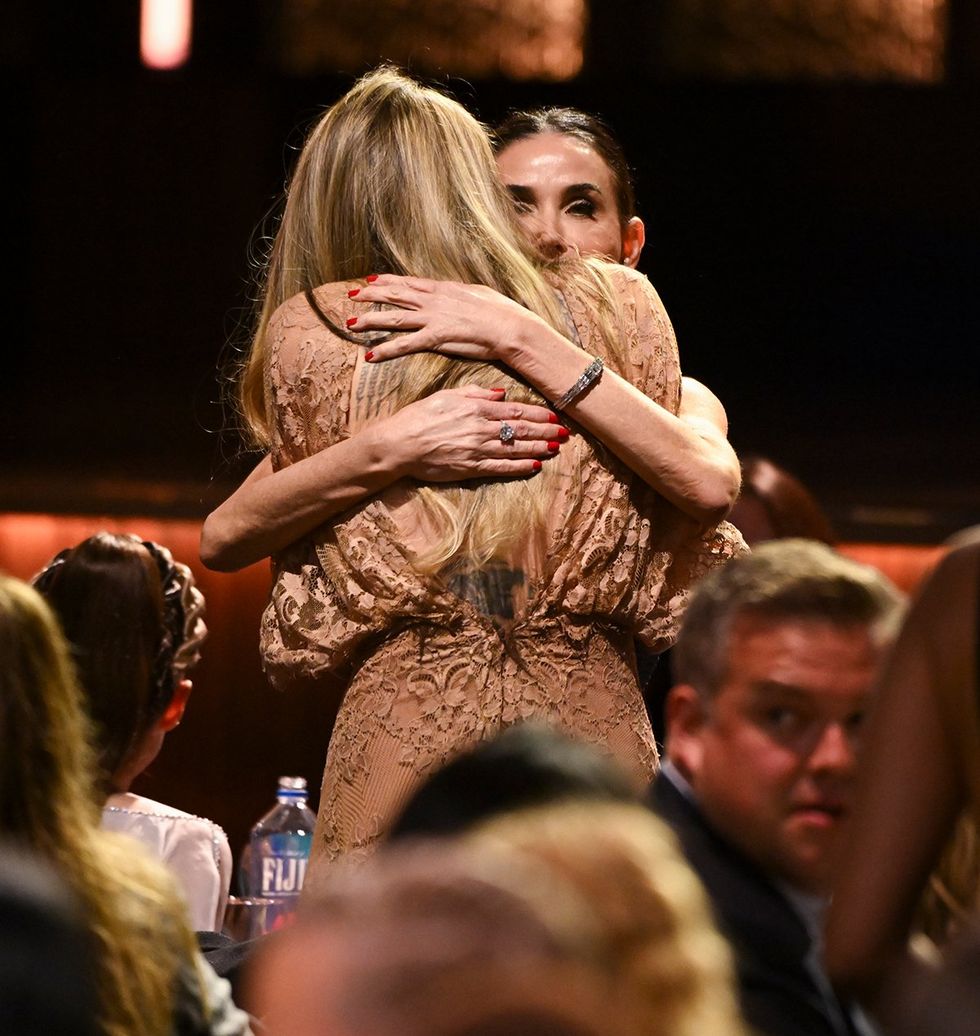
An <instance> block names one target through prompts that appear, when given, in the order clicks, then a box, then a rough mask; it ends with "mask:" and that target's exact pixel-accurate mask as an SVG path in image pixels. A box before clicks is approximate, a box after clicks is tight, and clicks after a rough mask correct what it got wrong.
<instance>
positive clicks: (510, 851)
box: [466, 802, 747, 1036]
mask: <svg viewBox="0 0 980 1036" xmlns="http://www.w3.org/2000/svg"><path fill="white" fill-rule="evenodd" d="M466 844H467V845H468V846H469V847H470V848H472V849H474V850H475V851H476V852H477V854H478V856H479V858H480V859H483V860H484V861H485V862H486V863H487V864H488V865H489V864H492V863H494V862H502V861H507V860H510V865H511V867H512V868H513V867H519V866H520V865H521V863H522V862H523V863H524V864H525V865H528V864H531V865H534V866H536V867H538V868H540V870H541V872H542V873H544V874H545V875H546V881H547V886H548V887H549V888H551V889H553V890H554V893H553V894H554V895H556V896H557V894H558V892H560V891H564V892H565V894H566V895H567V894H569V893H573V894H575V895H576V896H578V897H579V898H580V900H581V902H582V903H585V904H588V908H589V913H590V914H591V921H592V925H591V927H592V936H591V939H590V944H591V947H592V953H593V955H594V958H595V960H596V961H597V962H598V963H599V964H600V965H601V966H602V967H603V969H604V971H605V972H606V973H607V974H609V975H612V976H616V979H617V981H618V982H619V983H620V985H621V988H623V989H624V990H626V991H627V992H628V993H629V994H630V995H631V997H632V998H633V1000H634V1001H635V1002H636V1003H637V1004H638V1005H639V1007H640V1010H641V1011H642V1015H641V1020H642V1025H641V1026H640V1029H641V1031H642V1032H644V1033H647V1034H648V1036H660V1034H662V1036H687V1034H690V1036H703V1034H705V1033H711V1034H712V1036H746V1034H747V1029H746V1027H745V1025H744V1023H743V1022H742V1020H741V1016H740V1014H739V1010H738V1003H737V998H736V995H735V984H734V966H733V962H732V955H731V951H730V950H729V947H728V944H727V943H726V942H725V940H724V939H723V938H722V937H721V935H720V934H719V933H718V931H717V929H716V928H715V926H714V923H713V921H712V918H711V910H710V908H709V906H708V900H707V898H706V896H705V893H704V890H703V889H702V887H701V883H700V882H699V881H698V879H697V877H696V876H695V874H694V872H693V871H692V870H691V869H690V868H689V867H688V865H687V864H686V863H685V861H684V859H683V857H682V856H681V854H680V850H679V849H678V847H677V844H676V841H675V839H674V837H673V834H672V833H671V831H670V830H669V828H667V826H666V825H665V824H663V823H661V821H659V820H658V819H657V818H656V817H654V816H652V815H651V814H650V813H649V811H647V810H645V809H643V808H642V807H640V806H634V805H630V804H625V803H607V802H576V803H568V804H565V805H553V806H548V807H544V808H539V809H530V810H523V811H519V812H516V813H512V814H510V815H504V816H501V817H499V818H497V819H494V820H491V821H489V822H488V823H486V824H485V825H483V827H481V828H478V829H477V830H476V831H475V832H474V834H473V835H471V836H469V837H468V838H467V839H466ZM544 902H545V904H547V900H545V901H544ZM559 905H560V901H557V900H556V902H555V904H554V907H555V911H556V913H555V916H560V915H558V913H557V910H558V907H559ZM544 913H545V916H547V913H548V911H547V910H545V911H544Z"/></svg>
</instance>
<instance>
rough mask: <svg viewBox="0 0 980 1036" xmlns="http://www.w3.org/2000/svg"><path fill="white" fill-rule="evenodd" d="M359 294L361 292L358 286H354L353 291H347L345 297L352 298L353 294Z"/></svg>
mask: <svg viewBox="0 0 980 1036" xmlns="http://www.w3.org/2000/svg"><path fill="white" fill-rule="evenodd" d="M360 294H361V289H360V288H355V289H354V290H353V291H349V292H347V297H348V298H349V299H352V298H354V296H355V295H360Z"/></svg>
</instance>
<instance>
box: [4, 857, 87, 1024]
mask: <svg viewBox="0 0 980 1036" xmlns="http://www.w3.org/2000/svg"><path fill="white" fill-rule="evenodd" d="M96 1016H97V1000H96V976H95V969H94V968H93V967H92V959H91V954H90V953H89V944H88V933H87V932H86V931H85V926H84V921H83V918H82V913H81V911H80V909H79V904H78V903H76V902H75V900H74V897H73V896H72V895H71V893H70V892H69V890H68V888H67V886H66V885H65V884H64V883H63V882H62V881H61V879H60V878H59V877H58V875H57V874H56V873H55V872H54V871H53V870H51V869H50V868H49V867H48V866H47V864H46V863H45V861H44V859H43V858H41V857H39V856H37V855H36V854H28V853H23V852H17V851H15V850H14V849H12V848H10V847H9V846H4V847H3V848H0V1032H2V1033H3V1034H4V1036H37V1034H38V1033H45V1036H98V1031H99V1030H98V1027H97V1026H96V1021H95V1020H96Z"/></svg>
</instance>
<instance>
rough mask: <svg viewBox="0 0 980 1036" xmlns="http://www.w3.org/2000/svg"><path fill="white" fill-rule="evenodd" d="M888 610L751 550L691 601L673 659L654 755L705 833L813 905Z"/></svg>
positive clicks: (846, 804) (889, 591) (811, 555)
mask: <svg viewBox="0 0 980 1036" xmlns="http://www.w3.org/2000/svg"><path fill="white" fill-rule="evenodd" d="M901 608H902V598H901V596H900V595H899V593H898V591H897V590H895V588H894V587H893V586H892V585H891V584H890V583H889V582H888V580H887V579H885V577H884V576H882V575H881V574H880V573H879V572H877V571H876V570H874V569H872V568H870V567H868V566H866V565H860V564H858V563H857V562H854V561H850V560H848V559H847V558H844V557H841V556H840V555H839V554H837V553H836V552H835V551H833V550H832V549H831V548H829V547H827V546H825V545H823V544H819V543H813V542H809V541H805V540H781V541H776V542H772V543H767V544H763V545H762V546H760V547H759V548H757V549H756V550H755V551H754V552H753V553H752V554H749V555H746V556H744V557H741V558H736V559H735V560H733V561H731V562H729V564H728V565H726V566H725V567H724V568H721V569H718V570H717V571H716V572H714V573H712V574H711V575H709V576H708V577H706V578H705V579H704V580H703V581H702V582H701V583H700V584H699V585H698V586H697V587H696V589H695V591H694V593H693V595H692V598H691V601H690V605H689V607H688V610H687V612H686V614H685V617H684V622H683V625H682V628H681V634H680V637H679V639H678V643H677V645H676V647H675V650H674V672H675V680H676V686H675V687H674V688H673V689H672V691H671V692H670V695H669V697H668V701H667V754H668V757H669V758H670V760H671V761H672V762H673V763H674V764H675V765H676V766H677V768H678V770H679V771H680V773H681V774H682V776H683V777H684V778H685V779H686V780H687V781H688V782H689V783H690V784H691V786H692V788H693V790H694V794H695V796H696V798H697V801H698V805H699V807H700V809H701V810H702V812H703V813H704V815H705V817H706V818H707V820H708V821H709V823H710V824H711V825H712V826H713V827H714V828H715V829H716V830H718V831H719V832H720V833H721V834H722V835H723V836H724V837H725V838H726V839H727V840H728V841H729V842H731V843H732V844H733V845H734V846H736V847H737V848H738V849H740V850H741V851H742V853H743V854H744V855H745V856H747V857H748V858H749V859H751V860H753V861H754V862H755V863H756V864H757V865H759V866H760V867H762V868H763V869H764V870H766V871H767V872H769V873H771V874H773V875H775V876H776V877H778V878H781V879H782V880H785V881H787V882H789V883H791V884H792V885H794V886H797V887H799V888H800V889H802V890H805V891H811V892H825V891H827V888H828V884H829V882H830V880H831V877H832V874H833V867H834V865H835V861H836V856H837V852H838V849H839V846H840V836H841V829H842V826H843V821H844V819H845V818H846V816H847V814H848V812H849V809H850V806H851V798H852V793H853V782H854V776H855V765H856V761H857V751H858V745H859V739H860V734H861V728H862V724H863V722H864V718H865V714H866V712H867V709H868V707H869V705H870V702H871V696H872V683H873V680H874V677H875V675H876V670H877V667H878V663H879V660H880V658H881V654H882V651H883V648H884V647H885V645H886V644H887V642H888V641H889V640H890V639H891V637H892V636H893V635H894V632H895V629H896V626H897V623H898V622H899V619H900V613H901Z"/></svg>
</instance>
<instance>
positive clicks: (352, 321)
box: [347, 317, 357, 327]
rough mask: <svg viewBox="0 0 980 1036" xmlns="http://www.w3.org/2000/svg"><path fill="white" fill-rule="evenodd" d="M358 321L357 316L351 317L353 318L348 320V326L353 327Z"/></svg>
mask: <svg viewBox="0 0 980 1036" xmlns="http://www.w3.org/2000/svg"><path fill="white" fill-rule="evenodd" d="M356 323H357V317H351V318H350V319H349V320H348V321H347V326H348V327H353V326H354V325H355V324H356Z"/></svg>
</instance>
